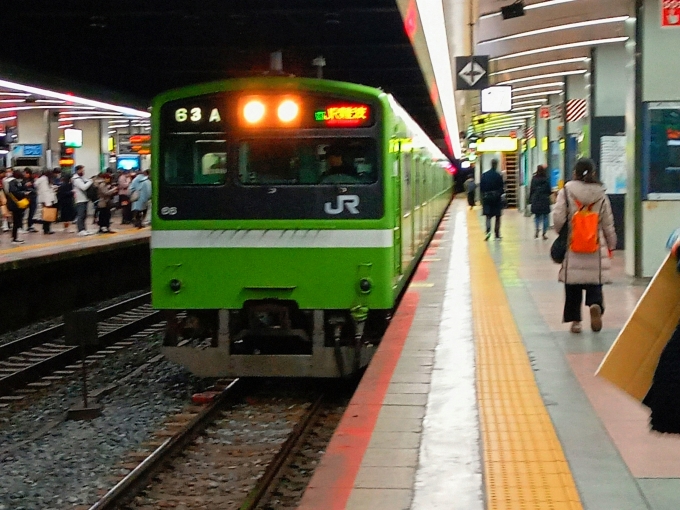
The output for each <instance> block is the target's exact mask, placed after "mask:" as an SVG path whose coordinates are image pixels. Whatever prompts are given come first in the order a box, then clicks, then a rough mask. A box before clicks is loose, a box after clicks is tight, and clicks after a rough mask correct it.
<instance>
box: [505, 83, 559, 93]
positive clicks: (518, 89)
mask: <svg viewBox="0 0 680 510" xmlns="http://www.w3.org/2000/svg"><path fill="white" fill-rule="evenodd" d="M547 87H564V82H561V81H551V82H550V83H542V84H541V85H527V86H525V87H512V91H513V92H518V91H520V90H534V89H543V88H547Z"/></svg>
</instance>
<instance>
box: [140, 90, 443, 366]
mask: <svg viewBox="0 0 680 510" xmlns="http://www.w3.org/2000/svg"><path fill="white" fill-rule="evenodd" d="M152 140H153V148H152V150H153V154H154V157H153V163H152V172H153V175H152V177H153V182H154V191H153V200H152V204H153V216H152V234H151V262H152V282H151V288H152V296H153V306H154V308H157V309H164V310H167V311H168V327H167V331H166V335H165V341H164V347H163V352H164V353H165V355H166V356H167V357H168V358H169V359H170V360H173V361H175V362H177V363H180V364H182V365H184V366H186V367H188V368H189V369H190V370H191V371H192V372H193V373H195V374H197V375H200V376H263V377H265V376H267V377H269V376H289V377H343V376H348V375H350V374H352V373H355V372H357V371H358V370H360V369H361V368H362V367H364V366H365V365H366V364H367V363H368V362H369V361H370V358H371V356H372V354H373V352H374V351H375V348H376V344H377V343H378V342H379V339H380V337H381V336H382V334H383V332H384V330H385V328H386V326H387V323H388V321H389V318H390V316H391V313H392V310H393V309H394V307H395V303H396V301H397V299H398V297H399V294H400V292H401V291H402V290H403V289H404V286H405V284H406V282H407V280H408V279H409V276H410V275H411V274H412V273H413V271H414V270H415V267H416V264H417V262H418V260H419V258H420V256H421V255H422V253H423V250H424V249H425V246H426V244H427V243H428V242H429V240H430V238H431V236H432V235H433V233H434V231H435V229H436V226H437V224H438V223H439V220H440V219H441V217H442V215H443V214H444V211H445V209H446V207H447V206H448V204H449V202H450V200H451V197H452V192H453V189H452V184H453V179H452V175H451V173H450V171H449V169H450V163H449V161H448V160H447V159H446V157H445V156H444V155H443V154H442V152H441V151H440V150H439V149H438V148H437V147H436V146H435V144H434V143H432V142H431V141H430V140H429V139H428V138H427V136H426V135H425V133H424V132H423V131H422V129H421V128H420V127H418V125H417V124H416V123H415V122H414V121H413V120H412V118H411V117H410V116H409V115H408V114H407V113H406V112H405V111H404V109H403V108H402V107H400V106H399V104H398V103H397V102H396V101H395V100H394V98H393V97H392V96H390V95H389V94H387V93H385V92H383V91H382V90H378V89H375V88H370V87H366V86H362V85H356V84H350V83H343V82H336V81H329V80H320V79H308V78H290V77H260V78H247V79H233V80H226V81H220V82H214V83H208V84H203V85H196V86H191V87H186V88H182V89H178V90H172V91H169V92H166V93H164V94H162V95H160V96H158V97H157V98H156V99H155V100H154V103H153V114H152Z"/></svg>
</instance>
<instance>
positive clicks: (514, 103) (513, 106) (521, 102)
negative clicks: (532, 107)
mask: <svg viewBox="0 0 680 510" xmlns="http://www.w3.org/2000/svg"><path fill="white" fill-rule="evenodd" d="M547 101H548V100H547V99H545V98H543V99H529V100H528V101H517V102H514V101H513V103H512V109H513V110H514V109H515V106H520V105H523V104H534V103H546V102H547Z"/></svg>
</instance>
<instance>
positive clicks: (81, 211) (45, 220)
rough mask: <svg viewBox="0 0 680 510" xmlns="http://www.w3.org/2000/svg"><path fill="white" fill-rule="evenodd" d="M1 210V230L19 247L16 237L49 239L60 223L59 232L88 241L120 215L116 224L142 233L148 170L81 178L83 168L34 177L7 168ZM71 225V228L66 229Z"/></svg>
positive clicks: (45, 172)
mask: <svg viewBox="0 0 680 510" xmlns="http://www.w3.org/2000/svg"><path fill="white" fill-rule="evenodd" d="M0 172H1V173H0V177H2V186H1V187H0V211H1V215H2V231H3V232H10V231H11V233H12V244H15V245H18V244H23V243H24V239H21V238H20V237H19V234H25V233H33V232H38V231H39V230H38V229H37V228H36V226H41V227H42V232H43V234H44V235H50V234H54V233H55V231H54V229H53V224H54V223H62V224H63V230H61V231H62V232H68V233H75V234H77V235H79V236H88V235H92V234H95V233H100V234H110V233H113V232H114V231H113V230H112V229H111V215H112V213H113V212H115V211H120V213H121V214H120V216H121V220H120V224H122V225H126V224H133V225H134V226H135V227H137V228H142V227H143V226H144V225H146V224H148V222H147V221H146V213H147V210H148V208H149V203H150V200H151V181H150V179H149V172H148V171H147V170H144V171H140V172H129V171H122V172H115V171H113V170H111V169H107V170H106V171H105V172H104V173H100V174H98V175H96V176H95V177H92V178H88V177H85V168H84V167H83V165H78V166H76V167H75V171H74V172H73V173H72V174H71V173H66V172H62V171H61V169H59V168H55V169H54V170H49V169H48V170H43V171H42V172H35V171H33V170H31V169H30V168H24V169H23V170H20V169H16V168H7V169H5V170H0ZM90 203H92V204H93V207H92V210H93V211H94V213H93V218H92V221H93V224H94V225H97V226H98V227H99V228H98V230H88V229H87V228H86V223H87V219H88V209H90V207H89V204H90ZM72 224H74V226H73V227H72V226H71V225H72Z"/></svg>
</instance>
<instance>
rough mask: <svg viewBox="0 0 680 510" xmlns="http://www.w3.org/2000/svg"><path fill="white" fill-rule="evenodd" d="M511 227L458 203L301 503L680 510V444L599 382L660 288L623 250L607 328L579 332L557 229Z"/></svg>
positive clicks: (517, 218) (518, 222)
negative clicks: (653, 287)
mask: <svg viewBox="0 0 680 510" xmlns="http://www.w3.org/2000/svg"><path fill="white" fill-rule="evenodd" d="M502 223H503V224H502V236H503V239H502V240H500V241H494V240H493V239H492V240H489V241H488V242H485V241H484V235H483V217H481V216H480V211H479V209H478V208H476V209H475V210H472V211H468V208H467V204H466V203H465V202H464V201H463V200H454V201H453V203H452V205H451V207H450V208H449V211H448V213H447V215H446V217H445V218H444V220H443V221H442V223H441V225H440V228H439V230H438V232H437V233H436V234H435V236H434V240H433V242H432V244H431V246H430V248H429V249H428V251H427V252H426V254H425V256H424V258H423V261H422V263H421V265H420V267H419V269H418V272H417V274H416V275H414V278H413V280H412V282H411V284H410V286H409V288H408V290H407V292H406V293H405V295H404V297H403V299H402V302H401V305H400V307H399V310H398V311H397V313H396V314H395V316H394V318H393V321H392V323H391V324H390V327H389V328H388V330H387V333H386V335H385V337H384V339H383V341H382V343H381V344H380V347H379V349H378V351H377V352H376V354H375V356H374V358H373V360H372V362H371V365H370V366H369V367H368V369H367V371H366V373H365V374H364V377H363V378H362V381H361V383H360V385H359V388H358V390H357V392H356V393H355V395H354V397H353V398H352V401H351V402H350V405H349V407H348V409H347V411H346V413H345V415H344V416H343V418H342V420H341V422H340V424H339V426H338V428H337V430H336V432H335V435H334V437H333V439H332V441H331V442H330V444H329V446H328V448H327V450H326V453H325V455H324V457H323V458H322V460H321V462H320V464H319V466H318V467H317V469H316V471H315V473H314V476H313V478H312V480H311V482H310V484H309V486H308V488H307V490H306V492H305V494H304V496H303V499H302V502H301V505H300V506H299V507H298V508H300V509H304V510H318V509H319V508H324V509H338V510H339V509H350V510H359V509H362V510H363V509H371V510H400V509H414V510H426V509H427V510H432V509H451V510H477V509H479V510H481V509H494V510H495V509H523V510H528V509H540V510H558V509H559V510H561V509H572V510H575V509H581V508H585V509H592V510H642V509H645V510H671V509H673V510H676V509H678V508H680V437H677V436H670V435H662V434H658V433H655V432H650V429H649V425H648V417H649V413H648V411H647V409H646V408H645V407H644V406H642V404H640V403H639V402H638V401H636V400H633V399H632V398H631V397H629V396H628V395H626V394H624V393H623V392H622V391H620V390H618V389H617V388H615V387H614V386H612V385H611V384H609V383H608V382H606V381H604V380H603V379H601V378H598V377H595V375H594V373H595V371H596V369H597V367H598V366H599V363H600V361H601V360H602V359H603V357H604V355H605V353H606V352H607V350H608V349H609V347H610V345H611V344H612V342H613V341H614V340H615V339H616V336H617V334H618V332H619V331H620V329H621V328H622V327H623V325H624V323H625V322H626V320H627V319H628V317H629V316H630V314H631V313H632V311H633V309H634V307H635V305H636V303H637V301H638V300H639V298H640V296H641V295H642V294H643V292H644V290H645V287H646V285H647V283H648V281H646V280H645V281H641V280H635V279H632V278H630V277H627V276H626V275H625V274H624V270H623V253H615V255H614V263H613V266H614V268H613V271H612V276H613V277H614V283H613V284H611V285H606V286H605V287H604V297H605V313H604V315H603V322H604V327H603V329H602V331H601V332H599V333H594V332H592V331H591V330H590V327H589V322H588V315H587V313H586V309H585V307H584V322H583V325H584V328H583V333H581V334H573V333H570V331H569V325H568V324H563V323H562V322H561V316H562V307H563V303H564V301H563V300H564V290H563V289H564V287H563V285H562V284H561V283H559V282H558V281H557V272H558V269H559V266H558V265H556V264H554V263H553V262H552V261H551V259H550V256H549V250H550V244H551V242H552V239H554V237H555V234H554V233H550V240H548V241H543V240H535V239H534V237H533V231H534V226H533V218H527V217H524V216H523V215H522V214H521V213H518V212H517V211H505V213H504V215H503V222H502Z"/></svg>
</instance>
